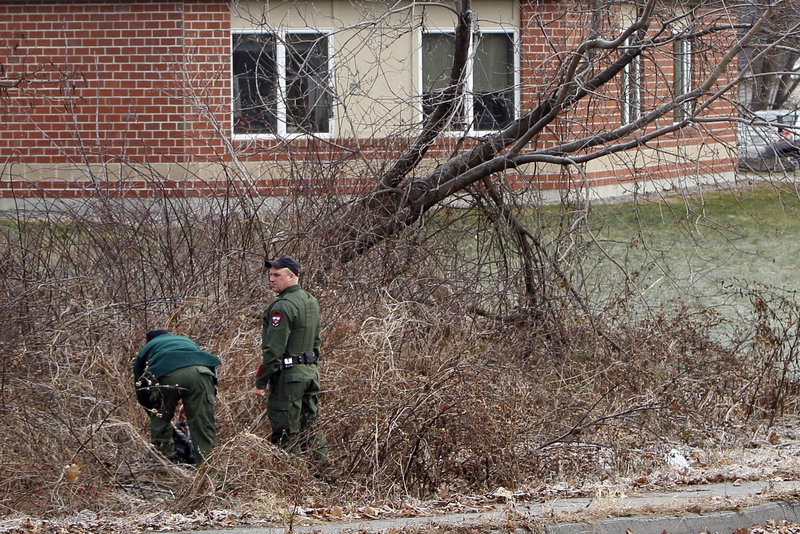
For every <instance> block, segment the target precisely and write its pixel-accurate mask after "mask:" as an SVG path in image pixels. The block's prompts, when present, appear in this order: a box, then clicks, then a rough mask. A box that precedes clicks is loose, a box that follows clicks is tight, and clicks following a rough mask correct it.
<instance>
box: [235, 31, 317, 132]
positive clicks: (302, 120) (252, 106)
mask: <svg viewBox="0 0 800 534" xmlns="http://www.w3.org/2000/svg"><path fill="white" fill-rule="evenodd" d="M231 41H232V50H233V53H232V54H231V57H232V73H233V133H234V134H268V135H277V136H282V135H286V134H320V133H323V134H324V133H330V132H331V122H332V121H331V119H332V115H333V99H332V96H331V95H332V91H331V90H330V83H331V76H330V64H329V63H330V57H331V52H330V36H329V35H328V34H327V33H323V32H319V31H280V32H253V31H240V32H239V31H237V32H234V33H233V34H232V36H231Z"/></svg>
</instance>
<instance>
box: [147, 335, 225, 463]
mask: <svg viewBox="0 0 800 534" xmlns="http://www.w3.org/2000/svg"><path fill="white" fill-rule="evenodd" d="M218 365H222V362H221V361H220V359H219V358H218V357H217V356H215V355H213V354H209V353H208V352H205V351H203V350H200V347H198V346H197V345H196V344H195V343H194V342H193V341H192V340H190V339H189V338H187V337H184V336H176V335H174V334H170V333H169V332H168V331H166V330H151V331H149V332H148V333H147V344H146V345H145V346H144V347H142V350H140V351H139V354H138V355H137V356H136V362H135V363H134V364H133V377H134V380H135V385H136V398H137V400H138V401H139V404H141V405H142V406H144V407H145V409H147V413H148V415H149V416H150V437H151V440H152V442H153V445H155V447H156V449H158V450H159V451H160V452H161V453H162V454H164V456H166V457H167V458H169V459H170V460H175V459H176V457H177V455H176V452H175V442H174V441H173V433H172V417H173V416H174V415H175V407H176V406H177V404H178V401H179V400H182V401H183V408H184V410H185V412H186V422H187V424H188V425H189V435H190V436H191V438H192V444H193V447H194V455H195V458H197V459H198V461H199V462H200V463H202V462H203V461H205V459H206V458H207V457H208V455H209V454H211V451H212V450H213V449H214V447H216V446H217V430H216V426H215V418H214V402H215V399H216V394H217V388H216V383H217V373H216V367H217V366H218Z"/></svg>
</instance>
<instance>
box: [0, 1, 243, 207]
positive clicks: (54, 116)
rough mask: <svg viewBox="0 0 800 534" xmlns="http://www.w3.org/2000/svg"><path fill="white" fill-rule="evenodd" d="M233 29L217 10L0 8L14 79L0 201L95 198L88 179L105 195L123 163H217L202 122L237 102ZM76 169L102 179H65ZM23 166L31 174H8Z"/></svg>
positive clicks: (223, 7)
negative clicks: (53, 193)
mask: <svg viewBox="0 0 800 534" xmlns="http://www.w3.org/2000/svg"><path fill="white" fill-rule="evenodd" d="M228 28H229V12H228V6H227V3H226V2H218V1H206V2H203V1H185V2H183V1H181V2H178V1H176V2H165V1H134V2H117V1H101V2H77V1H76V2H53V3H49V2H14V3H2V2H0V47H1V48H0V63H2V65H3V66H4V67H5V70H6V72H5V76H6V78H7V79H8V80H9V81H10V82H11V87H10V88H9V89H7V90H6V91H4V93H3V94H0V120H1V121H2V124H3V126H2V135H0V165H2V166H3V167H5V168H6V170H7V172H6V173H3V181H2V184H1V185H2V188H0V194H3V195H4V196H9V194H10V193H9V191H10V190H11V188H12V187H14V188H16V193H15V194H17V195H24V194H25V193H26V191H30V194H34V195H44V194H46V193H47V191H48V190H52V189H54V188H55V189H61V190H62V191H63V193H64V195H65V196H80V195H82V194H85V193H86V191H88V192H89V193H92V188H91V187H90V188H87V187H86V186H85V185H83V186H82V185H81V184H82V183H84V182H90V183H92V184H93V185H94V186H96V185H97V183H103V187H105V188H108V187H109V183H106V182H111V181H114V179H116V178H119V175H118V173H116V172H115V173H114V176H113V178H111V177H109V176H108V175H107V173H105V172H103V169H106V170H107V169H109V168H114V166H115V164H118V163H121V162H122V161H128V162H129V161H136V162H142V163H146V164H149V165H152V164H161V163H171V164H174V163H176V162H177V163H181V162H187V161H190V160H192V159H193V158H194V159H198V158H199V159H204V158H209V157H212V158H213V157H214V156H215V154H216V153H218V152H219V148H220V143H219V142H215V141H213V140H214V139H218V137H217V136H214V135H211V134H210V132H209V131H208V130H209V128H208V123H209V121H208V120H207V118H208V114H209V113H221V112H222V110H224V109H225V106H226V97H227V96H228V95H229V94H230V91H229V88H228V87H229V82H228V80H227V57H228V55H227V53H228V51H227V48H228V43H227V39H228V35H229V33H228ZM69 163H78V164H81V163H84V164H90V165H97V166H98V167H96V168H97V169H99V170H98V171H97V174H95V171H93V170H90V167H87V170H86V172H85V173H84V176H80V175H79V176H77V177H75V179H73V180H65V179H61V178H63V177H64V173H65V172H68V171H63V168H64V165H65V164H69ZM28 164H33V165H35V171H30V172H29V173H27V174H26V173H21V174H16V173H13V172H8V169H9V167H14V166H16V167H18V168H19V167H25V166H26V165H28ZM9 175H12V176H17V177H20V176H23V177H24V178H25V179H21V180H20V179H18V180H13V179H9V178H8V176H9ZM32 182H36V183H35V184H33V183H32ZM62 188H65V189H62Z"/></svg>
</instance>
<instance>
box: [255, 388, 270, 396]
mask: <svg viewBox="0 0 800 534" xmlns="http://www.w3.org/2000/svg"><path fill="white" fill-rule="evenodd" d="M253 393H255V394H256V395H258V396H259V397H266V396H267V390H266V389H258V388H255V389H253Z"/></svg>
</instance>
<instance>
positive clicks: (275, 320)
mask: <svg viewBox="0 0 800 534" xmlns="http://www.w3.org/2000/svg"><path fill="white" fill-rule="evenodd" d="M282 319H283V314H280V313H273V314H271V315H270V318H269V322H270V324H271V325H272V326H280V324H281V320H282Z"/></svg>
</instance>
